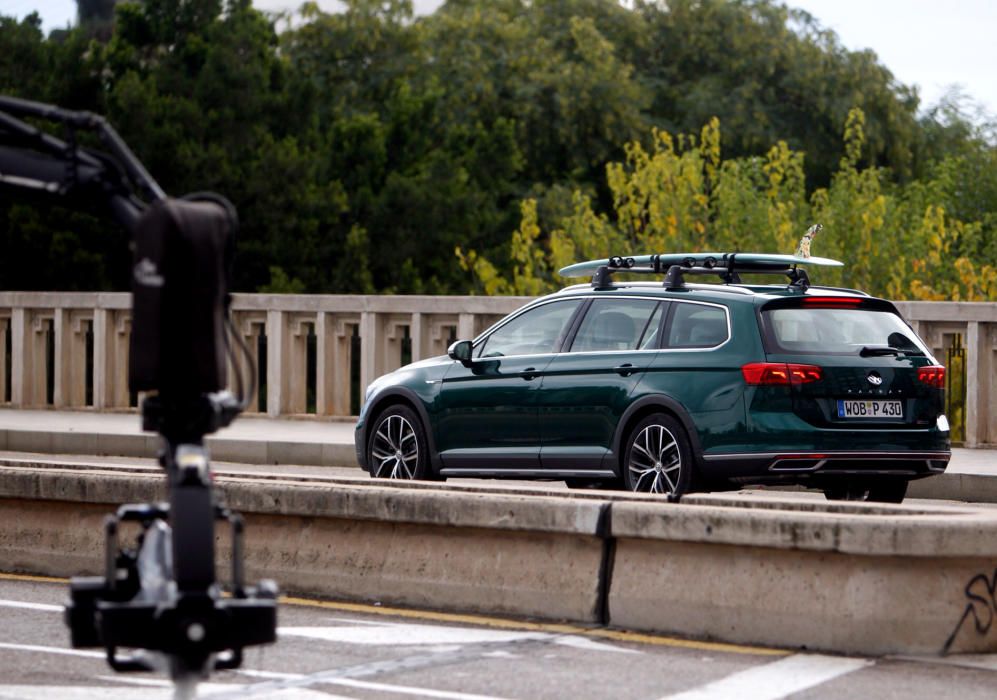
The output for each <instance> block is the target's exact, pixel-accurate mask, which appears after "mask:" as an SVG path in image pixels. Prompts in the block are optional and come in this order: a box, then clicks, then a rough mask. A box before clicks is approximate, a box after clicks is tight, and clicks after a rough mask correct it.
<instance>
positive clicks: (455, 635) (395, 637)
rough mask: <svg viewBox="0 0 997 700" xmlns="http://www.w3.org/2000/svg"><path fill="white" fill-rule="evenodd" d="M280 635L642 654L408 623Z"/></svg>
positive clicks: (584, 641)
mask: <svg viewBox="0 0 997 700" xmlns="http://www.w3.org/2000/svg"><path fill="white" fill-rule="evenodd" d="M277 633H278V634H279V635H283V636H288V637H306V638H308V639H321V640H322V641H326V642H340V643H344V644H369V645H379V646H428V647H437V648H439V649H441V650H450V649H452V648H454V645H458V646H459V645H463V644H506V643H511V642H521V641H525V640H549V641H550V642H552V643H554V644H559V645H562V646H569V647H574V648H575V649H584V650H587V651H603V652H613V653H616V654H641V653H643V652H641V651H637V650H636V649H626V648H624V647H621V646H616V645H613V644H607V643H605V642H599V641H596V640H594V639H589V638H587V637H579V636H578V635H570V634H568V635H553V634H549V633H547V632H515V631H503V630H492V629H478V628H473V627H447V626H442V625H420V624H409V623H382V624H378V625H366V626H363V627H357V626H341V627H340V626H335V627H280V628H278V630H277Z"/></svg>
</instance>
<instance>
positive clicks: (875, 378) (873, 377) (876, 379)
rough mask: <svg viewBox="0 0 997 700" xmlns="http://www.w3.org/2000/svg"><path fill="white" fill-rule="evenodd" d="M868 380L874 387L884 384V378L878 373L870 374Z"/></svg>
mask: <svg viewBox="0 0 997 700" xmlns="http://www.w3.org/2000/svg"><path fill="white" fill-rule="evenodd" d="M866 379H867V380H868V381H869V383H870V384H872V385H873V386H879V385H880V384H882V383H883V378H882V377H880V376H879V373H877V372H869V375H868V376H867V377H866Z"/></svg>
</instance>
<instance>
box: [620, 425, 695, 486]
mask: <svg viewBox="0 0 997 700" xmlns="http://www.w3.org/2000/svg"><path fill="white" fill-rule="evenodd" d="M623 483H624V484H626V488H627V490H629V491H637V492H644V493H656V494H660V495H662V496H668V497H671V498H678V497H680V496H682V495H684V494H686V493H688V492H689V488H690V484H691V483H692V450H691V449H690V447H689V438H688V437H687V436H686V434H685V429H684V428H683V427H682V424H681V423H679V422H678V421H677V420H676V419H675V418H674V417H672V416H670V415H668V414H667V413H652V414H651V415H649V416H647V417H646V418H644V419H643V420H642V421H641V422H640V423H638V424H637V425H635V426H634V428H633V430H631V431H630V436H629V438H628V439H627V447H626V450H625V451H624V452H623Z"/></svg>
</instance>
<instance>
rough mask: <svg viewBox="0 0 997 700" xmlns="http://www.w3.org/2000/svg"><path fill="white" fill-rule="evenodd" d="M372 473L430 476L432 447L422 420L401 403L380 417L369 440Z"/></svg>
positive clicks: (379, 475)
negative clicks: (430, 447) (429, 444)
mask: <svg viewBox="0 0 997 700" xmlns="http://www.w3.org/2000/svg"><path fill="white" fill-rule="evenodd" d="M367 463H368V464H369V465H370V475H371V476H373V477H375V478H381V479H429V478H430V473H429V471H430V470H429V450H428V443H427V441H426V433H425V431H424V430H423V427H422V422H421V421H420V420H419V416H417V415H416V413H415V411H413V410H412V409H411V408H409V407H408V406H404V405H401V404H397V405H395V406H390V407H389V408H387V409H386V410H385V411H384V412H383V413H382V414H381V415H380V416H378V418H377V422H376V423H374V429H373V430H372V431H371V433H370V439H369V440H368V442H367Z"/></svg>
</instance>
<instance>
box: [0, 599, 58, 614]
mask: <svg viewBox="0 0 997 700" xmlns="http://www.w3.org/2000/svg"><path fill="white" fill-rule="evenodd" d="M0 608H23V609H25V610H44V611H46V612H62V611H63V610H64V608H63V607H62V606H61V605H47V604H45V603H25V602H22V601H20V600H0Z"/></svg>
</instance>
